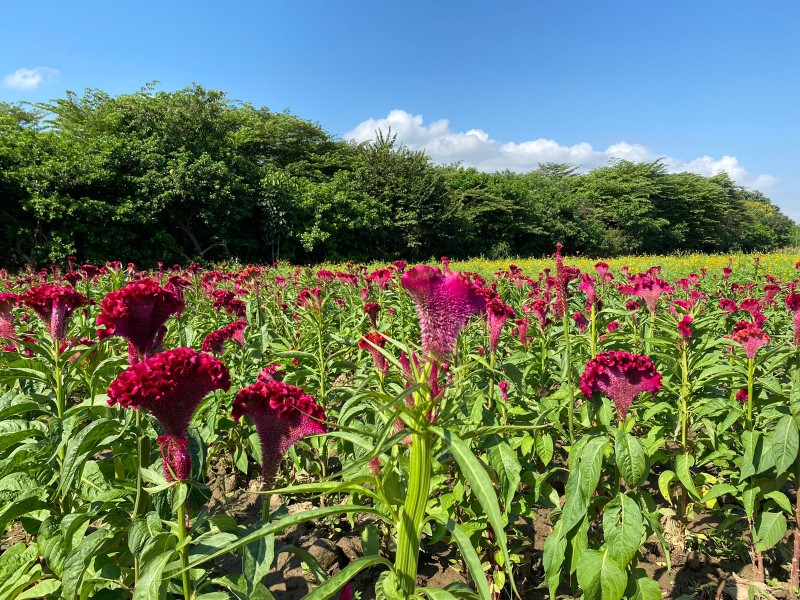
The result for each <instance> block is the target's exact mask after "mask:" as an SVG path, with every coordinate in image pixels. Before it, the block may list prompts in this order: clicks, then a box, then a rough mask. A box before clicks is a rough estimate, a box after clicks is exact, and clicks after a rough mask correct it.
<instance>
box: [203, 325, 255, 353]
mask: <svg viewBox="0 0 800 600" xmlns="http://www.w3.org/2000/svg"><path fill="white" fill-rule="evenodd" d="M247 325H248V323H247V321H234V322H233V323H228V324H227V325H225V327H222V328H221V329H217V330H215V331H212V332H211V333H209V334H208V335H207V336H206V337H205V339H203V345H202V346H201V347H202V349H203V352H213V353H214V354H222V353H223V352H224V351H225V342H226V341H227V340H233V341H234V342H236V343H237V344H239V345H240V346H244V330H245V328H246V327H247Z"/></svg>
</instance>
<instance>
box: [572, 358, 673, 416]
mask: <svg viewBox="0 0 800 600" xmlns="http://www.w3.org/2000/svg"><path fill="white" fill-rule="evenodd" d="M580 388H581V392H583V395H584V396H586V397H587V398H591V397H592V396H594V395H596V394H599V393H601V392H602V393H603V394H605V395H606V396H608V397H609V398H610V399H611V401H612V402H613V403H614V406H616V408H617V414H618V415H619V418H620V420H624V419H625V417H626V416H627V415H628V410H629V409H630V407H631V404H633V401H634V400H635V399H636V397H637V396H638V395H639V394H641V393H642V392H649V393H651V394H655V393H656V392H658V390H660V389H661V373H659V372H658V371H657V370H656V367H655V365H654V364H653V361H651V360H650V358H648V357H647V356H642V355H640V354H631V353H630V352H624V351H621V350H610V351H608V352H601V353H600V354H598V355H597V356H595V357H594V358H593V359H592V360H590V361H589V362H588V363H587V364H586V370H585V371H584V372H583V375H581V379H580Z"/></svg>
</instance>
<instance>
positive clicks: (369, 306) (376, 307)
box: [364, 302, 381, 329]
mask: <svg viewBox="0 0 800 600" xmlns="http://www.w3.org/2000/svg"><path fill="white" fill-rule="evenodd" d="M380 309H381V305H380V304H378V303H377V302H367V303H366V304H365V305H364V312H365V313H367V314H368V315H369V321H370V323H372V328H373V329H377V328H378V311H380Z"/></svg>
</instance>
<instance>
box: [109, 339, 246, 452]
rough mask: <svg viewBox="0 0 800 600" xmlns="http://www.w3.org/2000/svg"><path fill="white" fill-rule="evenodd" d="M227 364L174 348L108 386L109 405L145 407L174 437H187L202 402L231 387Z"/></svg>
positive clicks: (121, 375)
mask: <svg viewBox="0 0 800 600" xmlns="http://www.w3.org/2000/svg"><path fill="white" fill-rule="evenodd" d="M230 387H231V376H230V373H229V372H228V369H227V367H226V366H225V365H224V364H222V362H220V361H219V360H218V359H216V358H214V357H213V356H211V355H210V354H203V353H200V352H197V351H196V350H192V349H191V348H175V349H173V350H167V351H165V352H162V353H160V354H156V355H155V356H152V357H150V358H148V359H147V360H145V361H144V362H140V363H136V364H134V365H131V366H130V367H128V368H127V369H126V370H125V371H123V372H122V373H120V375H119V377H117V378H116V379H115V380H114V381H112V382H111V387H109V388H108V403H109V405H112V406H113V405H114V404H119V405H121V406H124V407H125V408H130V407H133V408H137V409H138V408H143V409H145V410H147V411H148V412H150V413H151V414H152V415H153V416H154V417H155V418H156V419H158V422H159V423H160V424H161V427H162V428H163V429H164V433H165V434H167V435H170V436H173V437H186V434H187V432H188V430H189V422H190V421H191V419H192V415H193V414H194V411H195V410H196V409H197V407H198V405H199V404H200V402H201V401H202V400H203V398H205V397H206V396H207V395H208V394H209V393H211V392H213V391H214V390H228V389H230Z"/></svg>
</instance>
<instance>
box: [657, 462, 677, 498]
mask: <svg viewBox="0 0 800 600" xmlns="http://www.w3.org/2000/svg"><path fill="white" fill-rule="evenodd" d="M677 479H678V476H677V475H676V474H675V471H671V470H669V469H667V470H666V471H664V472H663V473H661V475H659V476H658V491H660V492H661V495H662V496H663V497H664V500H666V501H667V502H668V503H669V505H670V506H672V497H671V495H670V492H669V484H670V483H672V482H673V481H677Z"/></svg>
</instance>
